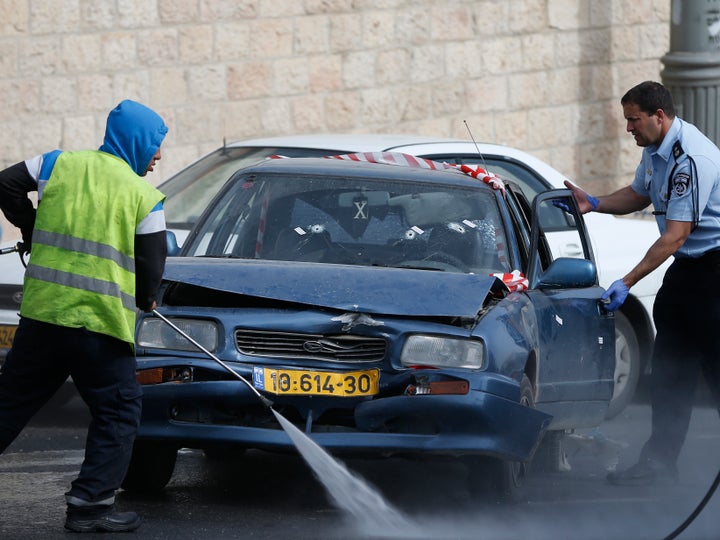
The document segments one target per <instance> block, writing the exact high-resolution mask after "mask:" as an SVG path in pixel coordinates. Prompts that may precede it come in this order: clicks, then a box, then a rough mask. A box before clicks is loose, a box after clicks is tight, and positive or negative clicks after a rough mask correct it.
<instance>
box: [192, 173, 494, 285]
mask: <svg viewBox="0 0 720 540" xmlns="http://www.w3.org/2000/svg"><path fill="white" fill-rule="evenodd" d="M501 231H502V222H501V219H500V215H499V210H498V206H497V203H496V201H495V198H494V196H493V194H492V192H491V191H490V190H486V189H468V188H463V187H458V186H451V185H442V184H429V183H419V182H418V183H416V182H398V181H391V180H383V179H377V178H367V179H362V178H361V179H357V178H353V179H352V180H348V179H347V178H339V177H330V176H322V177H314V176H292V177H290V176H286V175H279V174H271V175H266V176H259V175H252V176H242V175H241V176H239V177H238V178H236V179H235V180H234V182H233V186H232V188H231V189H229V190H228V191H227V192H226V193H224V194H223V197H222V200H221V201H219V203H218V204H217V205H216V206H215V208H214V209H213V210H212V212H211V213H210V214H209V215H208V216H207V217H206V218H205V220H204V222H203V223H201V224H200V226H199V229H198V231H197V234H196V235H195V236H194V237H193V238H192V240H191V242H190V243H189V245H188V246H187V250H186V252H185V253H186V254H187V255H191V256H211V257H239V258H255V259H274V260H283V261H306V262H323V263H330V264H353V265H363V266H396V267H405V268H407V267H412V268H423V269H429V270H440V271H450V272H475V273H483V274H486V273H489V272H493V271H506V270H507V269H508V268H507V262H506V260H505V256H504V253H503V251H502V249H499V246H500V248H502V246H503V245H504V244H505V243H504V242H503V241H502V236H503V234H502V232H501Z"/></svg>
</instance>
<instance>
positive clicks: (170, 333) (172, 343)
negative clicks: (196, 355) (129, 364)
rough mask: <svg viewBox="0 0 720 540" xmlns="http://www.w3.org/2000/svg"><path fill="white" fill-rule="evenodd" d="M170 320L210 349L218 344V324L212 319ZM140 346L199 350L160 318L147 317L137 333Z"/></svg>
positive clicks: (212, 349) (213, 348)
mask: <svg viewBox="0 0 720 540" xmlns="http://www.w3.org/2000/svg"><path fill="white" fill-rule="evenodd" d="M170 321H171V322H172V323H173V324H174V325H175V326H177V327H178V328H180V329H181V330H182V331H183V332H185V333H186V334H187V335H189V336H190V337H191V338H193V339H194V340H195V341H197V342H198V343H199V344H200V345H202V346H203V347H205V348H206V349H207V350H209V351H214V350H215V349H216V348H217V344H218V329H217V325H216V324H215V323H214V322H212V321H204V320H197V319H177V318H173V319H170ZM137 344H138V347H147V348H152V349H174V350H176V351H198V348H197V347H196V346H195V345H193V344H192V343H190V342H189V341H188V340H187V339H185V338H184V337H183V336H181V335H180V334H179V333H178V332H177V331H176V330H175V329H174V328H172V327H171V326H170V325H168V324H167V323H165V322H163V321H162V320H160V319H156V318H153V317H147V318H145V319H143V320H142V322H141V323H140V328H138V333H137Z"/></svg>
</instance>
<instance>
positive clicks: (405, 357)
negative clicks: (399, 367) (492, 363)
mask: <svg viewBox="0 0 720 540" xmlns="http://www.w3.org/2000/svg"><path fill="white" fill-rule="evenodd" d="M400 362H401V363H402V364H403V365H404V366H417V365H421V366H433V367H440V368H443V367H453V368H467V369H480V368H482V367H483V366H484V365H485V346H484V345H483V343H482V341H474V340H470V339H450V338H443V337H437V336H422V335H414V336H410V337H409V338H408V339H407V341H406V342H405V346H404V347H403V350H402V354H401V355H400Z"/></svg>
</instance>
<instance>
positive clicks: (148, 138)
mask: <svg viewBox="0 0 720 540" xmlns="http://www.w3.org/2000/svg"><path fill="white" fill-rule="evenodd" d="M167 131H168V128H167V126H166V125H165V122H164V121H163V119H162V118H161V117H160V115H158V114H157V113H156V112H155V111H153V110H152V109H150V108H148V107H146V106H145V105H142V104H140V103H138V102H136V101H132V100H129V99H126V100H124V101H122V102H120V104H119V105H118V106H117V107H115V108H114V109H113V110H112V111H110V114H109V115H108V118H107V124H106V126H105V139H104V141H103V144H102V146H101V147H100V150H101V151H102V152H107V153H108V154H113V155H115V156H117V157H119V158H120V159H122V160H124V161H125V162H126V163H127V164H128V165H130V167H132V170H133V171H135V174H137V175H138V176H144V175H145V173H146V172H147V167H148V165H149V164H150V160H151V159H152V157H153V156H154V155H155V152H157V151H158V148H160V145H161V144H162V142H163V139H164V138H165V135H166V134H167Z"/></svg>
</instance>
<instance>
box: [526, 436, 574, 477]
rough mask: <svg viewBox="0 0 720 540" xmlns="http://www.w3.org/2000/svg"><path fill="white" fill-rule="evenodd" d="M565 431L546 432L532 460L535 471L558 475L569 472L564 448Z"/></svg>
mask: <svg viewBox="0 0 720 540" xmlns="http://www.w3.org/2000/svg"><path fill="white" fill-rule="evenodd" d="M564 438H565V431H564V430H553V431H546V432H545V435H544V436H543V439H542V441H540V445H539V446H538V449H537V450H536V451H535V455H534V456H533V460H532V469H533V471H537V472H542V473H556V472H560V471H563V470H567V457H566V456H565V450H564V448H563V444H562V442H563V439H564Z"/></svg>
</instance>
